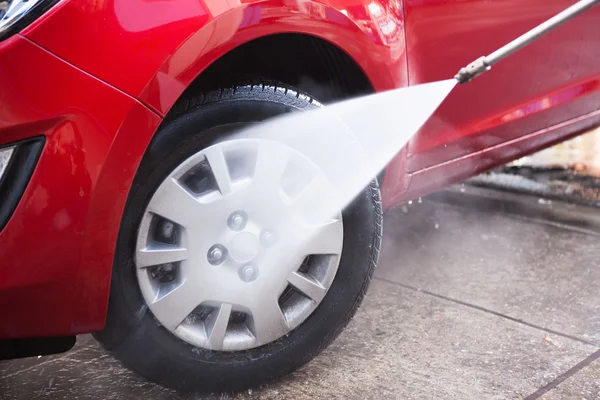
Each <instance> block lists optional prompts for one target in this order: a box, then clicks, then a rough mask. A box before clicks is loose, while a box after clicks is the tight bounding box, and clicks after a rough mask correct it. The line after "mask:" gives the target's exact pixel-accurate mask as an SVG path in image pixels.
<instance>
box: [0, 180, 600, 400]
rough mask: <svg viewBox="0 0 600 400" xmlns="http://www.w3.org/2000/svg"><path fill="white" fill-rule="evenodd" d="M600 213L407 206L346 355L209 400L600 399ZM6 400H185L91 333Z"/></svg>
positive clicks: (10, 371) (459, 202)
mask: <svg viewBox="0 0 600 400" xmlns="http://www.w3.org/2000/svg"><path fill="white" fill-rule="evenodd" d="M496 194H497V196H496ZM595 212H596V210H595V209H592V208H585V207H583V206H570V205H561V204H559V202H556V201H555V202H554V203H553V205H549V203H548V202H546V201H538V199H537V198H533V199H531V198H529V199H526V200H525V201H522V197H519V196H518V195H514V194H508V195H507V194H502V193H496V192H493V191H490V190H489V189H482V188H471V187H466V188H462V189H461V188H460V187H459V188H455V189H454V190H451V191H446V192H441V193H438V194H436V195H434V196H431V197H429V198H426V199H424V200H423V201H422V202H418V201H417V202H413V203H412V204H410V205H407V206H405V207H401V208H398V209H396V210H394V211H392V212H390V213H388V214H387V215H386V219H385V224H384V225H385V235H384V243H383V252H382V257H381V262H380V266H379V267H378V269H377V271H376V275H375V279H374V281H373V283H372V285H371V288H370V290H369V293H368V296H367V298H366V300H365V302H364V305H363V306H362V307H361V309H360V310H359V311H358V314H357V316H356V317H355V319H354V320H353V321H352V322H351V324H350V325H349V326H348V328H347V329H346V330H345V331H344V332H343V333H342V335H341V336H340V337H339V338H338V339H337V340H336V341H335V342H334V343H333V345H332V346H330V347H329V348H328V349H327V350H326V351H325V352H324V353H323V354H322V355H321V356H319V357H318V358H316V359H315V360H314V361H313V362H311V363H310V364H308V365H307V366H305V367H304V368H302V369H300V370H299V371H297V372H295V373H293V374H292V375H290V376H289V377H287V378H285V379H283V380H282V381H280V382H277V383H274V384H272V385H269V386H266V387H264V388H262V389H260V390H254V391H250V392H248V393H241V394H236V395H215V396H212V397H209V398H214V399H230V398H231V399H238V398H239V399H242V398H264V399H357V400H358V399H529V400H533V399H545V400H551V399H578V400H581V399H587V400H591V399H600V295H599V294H598V293H599V291H598V283H599V282H600V268H598V258H599V257H598V255H599V251H598V246H597V243H598V240H599V238H598V236H599V235H600V223H596V222H595V221H596V220H597V217H595ZM582 221H583V222H582ZM585 221H588V222H585ZM590 221H591V222H590ZM0 398H1V399H6V400H10V399H31V400H33V399H67V398H68V399H137V398H144V399H178V398H179V397H178V396H177V395H176V394H175V393H173V392H171V391H169V390H166V389H163V388H160V387H157V386H155V385H153V384H151V383H148V382H145V381H144V380H142V379H140V378H138V377H136V376H135V375H133V374H132V373H130V372H128V371H127V370H125V369H123V368H122V367H121V366H120V365H119V364H118V362H116V361H114V360H113V359H111V358H110V357H109V356H108V355H107V354H106V353H105V352H103V351H102V350H101V349H100V348H99V346H98V345H97V343H95V342H94V341H93V339H91V338H90V337H89V336H85V337H81V338H79V343H78V344H77V346H76V348H75V349H73V350H72V351H71V352H69V353H67V354H64V355H58V356H54V357H47V358H40V359H35V358H34V359H24V360H18V361H12V362H4V363H0ZM188 398H198V397H188Z"/></svg>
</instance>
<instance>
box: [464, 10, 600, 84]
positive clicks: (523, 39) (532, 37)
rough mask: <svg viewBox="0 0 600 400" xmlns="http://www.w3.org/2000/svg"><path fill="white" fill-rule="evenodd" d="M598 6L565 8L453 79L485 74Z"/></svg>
mask: <svg viewBox="0 0 600 400" xmlns="http://www.w3.org/2000/svg"><path fill="white" fill-rule="evenodd" d="M598 4H600V0H581V1H579V2H577V3H575V4H573V5H572V6H571V7H569V8H567V9H566V10H564V11H563V12H561V13H559V14H557V15H555V16H554V17H552V18H550V19H549V20H548V21H546V22H544V23H542V24H541V25H538V26H537V27H535V28H533V29H532V30H530V31H529V32H527V33H525V34H524V35H522V36H520V37H518V38H517V39H515V40H513V41H512V42H510V43H509V44H507V45H506V46H504V47H501V48H499V49H498V50H496V51H495V52H493V53H492V54H490V55H489V56H484V57H481V58H478V59H477V60H475V61H473V62H472V63H471V64H469V65H467V66H466V67H464V68H462V69H461V70H460V71H459V72H458V74H456V76H455V77H454V78H455V79H456V80H457V81H458V82H459V83H467V82H469V81H470V80H472V79H473V78H476V77H478V76H479V75H481V74H483V73H484V72H487V71H489V70H490V69H492V65H494V64H496V63H498V62H499V61H501V60H503V59H505V58H506V57H508V56H510V55H511V54H513V53H515V52H516V51H518V50H520V49H522V48H523V47H525V46H527V45H528V44H531V43H533V42H534V41H536V40H537V39H539V38H540V37H542V36H544V35H545V34H547V33H549V32H551V31H553V30H554V29H556V28H558V27H559V26H560V25H562V24H564V23H565V22H567V21H569V20H571V19H573V18H575V17H576V16H578V15H579V14H581V13H582V12H584V11H586V10H588V9H590V8H592V7H594V6H595V5H598Z"/></svg>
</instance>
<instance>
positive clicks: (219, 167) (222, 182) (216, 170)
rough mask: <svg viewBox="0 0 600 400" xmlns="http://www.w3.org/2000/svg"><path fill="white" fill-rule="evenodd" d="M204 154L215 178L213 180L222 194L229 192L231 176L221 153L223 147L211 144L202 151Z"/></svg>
mask: <svg viewBox="0 0 600 400" xmlns="http://www.w3.org/2000/svg"><path fill="white" fill-rule="evenodd" d="M204 155H205V156H206V159H207V161H208V164H209V165H210V168H211V170H212V173H213V177H214V178H215V182H216V183H217V186H218V187H219V191H220V192H221V194H222V195H227V194H229V193H231V176H230V175H229V168H228V167H227V162H226V161H225V155H224V154H223V148H222V147H219V146H213V147H211V148H208V149H206V150H205V151H204Z"/></svg>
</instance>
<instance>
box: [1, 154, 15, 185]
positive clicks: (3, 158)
mask: <svg viewBox="0 0 600 400" xmlns="http://www.w3.org/2000/svg"><path fill="white" fill-rule="evenodd" d="M13 150H14V147H5V148H3V149H0V182H2V175H4V171H6V167H8V162H9V161H10V158H11V157H12V154H13Z"/></svg>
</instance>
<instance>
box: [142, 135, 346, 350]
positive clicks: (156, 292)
mask: <svg viewBox="0 0 600 400" xmlns="http://www.w3.org/2000/svg"><path fill="white" fill-rule="evenodd" d="M332 195H333V193H332V188H331V185H330V184H329V182H328V180H327V178H326V177H325V176H324V174H323V173H322V172H321V171H320V170H319V169H318V168H317V167H316V166H315V164H314V163H312V162H311V161H310V160H309V159H308V158H306V157H305V156H303V155H302V154H301V153H299V152H297V151H295V150H293V149H291V148H289V147H287V146H284V145H282V144H279V143H277V142H273V141H268V140H260V139H238V140H231V141H226V142H222V143H219V144H216V145H214V146H211V147H209V148H207V149H205V150H203V151H201V152H199V153H197V154H195V155H193V156H192V157H190V158H188V159H187V160H186V161H184V162H183V163H182V164H180V165H179V166H178V167H177V168H176V169H175V170H174V171H173V172H172V173H171V174H170V175H169V176H168V177H167V178H166V179H165V180H164V181H163V182H162V183H161V185H160V186H159V187H158V189H157V190H156V192H155V193H154V195H153V196H152V198H151V200H150V202H149V204H148V207H147V208H146V210H145V213H144V217H143V219H142V223H141V225H140V229H139V233H138V237H137V244H136V253H135V263H136V266H137V277H138V281H139V284H140V288H141V291H142V294H143V296H144V299H145V300H146V302H147V304H148V306H149V308H150V310H151V311H152V313H153V315H154V316H155V318H156V319H157V320H158V321H159V322H160V323H161V324H162V325H163V326H164V327H165V328H166V329H168V330H169V331H171V332H173V333H174V334H175V335H176V336H178V337H179V338H181V339H183V340H185V341H187V342H189V343H191V344H193V345H195V346H198V347H202V348H206V349H211V350H225V351H233V350H243V349H249V348H253V347H257V346H261V345H264V344H266V343H269V342H272V341H274V340H276V339H278V338H280V337H282V336H284V335H286V334H288V333H289V332H290V331H291V330H293V329H294V328H296V327H297V326H298V325H300V324H301V323H302V322H303V321H304V320H306V318H307V317H308V316H309V315H310V314H311V313H312V312H313V311H314V310H315V309H316V308H317V306H318V305H319V304H320V303H321V301H322V300H323V298H324V297H325V294H326V293H327V291H328V290H329V288H330V286H331V284H332V282H333V280H334V278H335V274H336V272H337V268H338V264H339V260H340V255H341V252H342V245H343V226H342V217H341V214H340V213H337V214H336V215H334V216H333V217H332V218H331V219H327V220H324V219H322V218H321V217H322V216H317V215H316V214H315V210H318V209H319V207H318V205H319V203H320V202H322V201H323V199H325V198H327V197H328V196H332Z"/></svg>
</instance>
